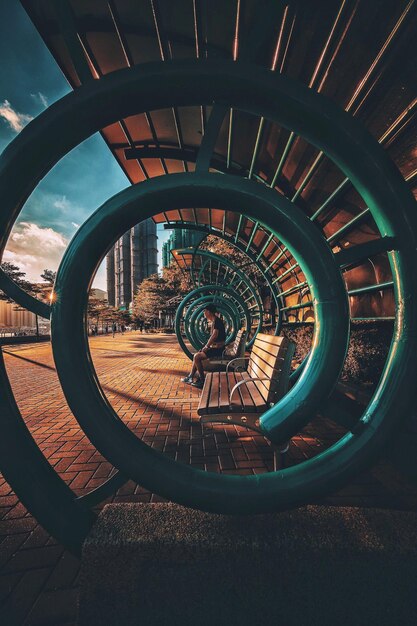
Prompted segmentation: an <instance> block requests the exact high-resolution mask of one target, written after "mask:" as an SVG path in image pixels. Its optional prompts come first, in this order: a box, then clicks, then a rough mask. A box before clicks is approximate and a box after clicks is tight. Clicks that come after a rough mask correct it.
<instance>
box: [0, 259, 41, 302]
mask: <svg viewBox="0 0 417 626" xmlns="http://www.w3.org/2000/svg"><path fill="white" fill-rule="evenodd" d="M0 267H1V269H2V270H3V272H4V273H5V274H7V276H8V277H9V278H11V279H12V280H13V281H14V282H15V283H16V284H17V285H19V287H21V288H22V289H23V290H24V291H27V292H28V293H29V294H30V295H35V294H37V293H39V288H38V286H37V285H36V284H33V283H31V282H29V281H28V280H26V279H25V278H24V276H26V272H22V271H21V269H20V267H18V266H17V265H14V264H13V263H9V262H7V261H6V262H4V263H1V265H0ZM0 299H1V300H6V301H7V302H14V300H12V299H11V298H9V296H8V295H7V294H5V293H4V291H2V290H0Z"/></svg>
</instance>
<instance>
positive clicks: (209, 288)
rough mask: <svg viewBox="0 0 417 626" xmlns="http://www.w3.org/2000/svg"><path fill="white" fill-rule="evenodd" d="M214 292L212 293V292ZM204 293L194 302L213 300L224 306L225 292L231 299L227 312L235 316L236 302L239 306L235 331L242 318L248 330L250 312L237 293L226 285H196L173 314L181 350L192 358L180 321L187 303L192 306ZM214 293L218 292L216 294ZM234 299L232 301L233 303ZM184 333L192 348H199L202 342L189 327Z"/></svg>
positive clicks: (239, 325)
mask: <svg viewBox="0 0 417 626" xmlns="http://www.w3.org/2000/svg"><path fill="white" fill-rule="evenodd" d="M212 292H214V293H212ZM204 293H209V294H210V295H208V296H206V297H205V299H203V298H199V299H198V300H197V301H196V302H197V303H198V304H200V303H201V302H205V304H206V305H207V304H208V303H209V302H214V304H216V306H217V304H218V302H219V304H220V306H225V303H226V301H225V299H224V298H223V296H224V295H225V294H227V295H228V296H229V298H230V299H231V301H230V303H228V306H229V307H230V311H229V313H230V314H231V315H233V316H236V314H239V313H238V309H237V308H236V304H238V305H239V306H240V308H241V313H240V314H239V320H240V323H239V321H237V320H236V322H235V323H236V326H238V328H236V332H237V331H238V330H239V328H240V327H241V326H242V323H241V322H242V321H243V319H244V320H245V322H246V327H247V328H248V332H249V331H250V320H251V318H250V314H249V311H248V309H247V307H246V305H245V303H244V302H243V300H241V298H239V296H238V294H237V293H236V292H235V291H234V290H233V289H230V288H228V287H223V286H220V285H203V286H202V287H198V288H197V289H194V291H191V292H190V293H189V294H188V295H187V296H186V297H185V298H184V299H183V300H182V301H181V303H180V305H179V306H178V309H177V311H176V314H175V323H174V328H175V334H176V336H177V339H178V343H179V344H180V346H181V348H182V350H183V351H184V352H185V354H186V355H187V356H188V357H189V358H190V359H192V358H193V353H192V352H191V350H189V348H188V346H187V345H186V343H185V341H184V339H183V337H182V332H181V321H182V316H183V311H184V309H186V308H187V307H188V306H189V305H191V307H192V306H193V300H194V299H195V298H196V297H198V296H199V295H200V294H204ZM216 293H217V294H218V295H217V296H216ZM233 301H234V303H233ZM225 308H226V310H227V306H225ZM233 308H235V311H233ZM185 332H186V335H187V337H188V339H189V341H190V342H191V344H192V345H193V346H194V348H195V349H196V350H199V349H200V348H201V347H202V346H203V345H204V343H202V344H201V345H200V342H199V341H198V339H197V338H196V337H195V336H193V331H191V332H190V330H189V329H185ZM230 340H231V338H229V341H230Z"/></svg>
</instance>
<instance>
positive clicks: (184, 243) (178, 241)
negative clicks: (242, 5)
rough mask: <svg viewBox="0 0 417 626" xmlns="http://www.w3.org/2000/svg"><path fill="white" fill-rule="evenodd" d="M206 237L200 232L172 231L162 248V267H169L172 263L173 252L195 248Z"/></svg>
mask: <svg viewBox="0 0 417 626" xmlns="http://www.w3.org/2000/svg"><path fill="white" fill-rule="evenodd" d="M205 236H206V234H205V233H201V232H199V231H198V230H191V229H187V228H176V229H175V230H173V231H172V233H171V235H170V237H169V239H168V240H167V241H166V242H165V243H164V244H163V246H162V267H169V266H170V265H171V261H172V255H171V251H172V250H178V249H181V248H194V247H195V246H198V245H199V243H200V242H201V240H202V239H203V238H204V237H205Z"/></svg>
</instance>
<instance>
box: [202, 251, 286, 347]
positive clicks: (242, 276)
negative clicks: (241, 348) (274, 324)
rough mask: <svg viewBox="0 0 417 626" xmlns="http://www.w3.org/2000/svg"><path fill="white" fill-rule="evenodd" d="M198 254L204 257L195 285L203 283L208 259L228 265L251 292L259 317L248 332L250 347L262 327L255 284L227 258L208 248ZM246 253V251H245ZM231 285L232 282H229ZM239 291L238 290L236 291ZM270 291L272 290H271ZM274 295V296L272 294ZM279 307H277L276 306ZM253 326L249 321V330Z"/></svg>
mask: <svg viewBox="0 0 417 626" xmlns="http://www.w3.org/2000/svg"><path fill="white" fill-rule="evenodd" d="M197 254H198V255H199V256H201V257H203V258H206V260H205V262H204V264H203V265H202V267H201V269H200V272H199V277H198V283H197V286H198V287H199V286H202V285H203V283H202V282H201V280H200V279H201V277H202V272H203V270H204V266H205V264H206V263H208V262H209V261H210V260H214V261H216V262H217V263H219V264H222V265H224V266H225V267H228V268H229V269H231V270H232V271H233V273H234V274H235V275H236V276H238V277H239V278H240V279H241V282H242V283H243V284H244V285H245V286H246V288H247V289H246V290H248V291H249V292H250V294H251V299H253V300H254V302H255V303H256V306H257V307H258V312H259V319H258V324H257V328H256V329H255V331H254V332H252V333H248V340H247V342H246V347H247V348H250V347H251V346H252V344H253V342H254V341H255V339H256V335H257V334H258V333H259V332H260V331H261V329H262V322H263V320H262V315H263V306H262V300H261V298H260V297H259V294H258V293H257V289H256V287H255V285H254V284H253V282H252V280H251V279H250V278H249V276H247V275H246V274H245V273H244V272H242V270H241V269H239V268H238V267H236V266H235V265H234V264H233V263H231V262H230V261H229V260H228V259H225V258H222V257H221V256H219V255H218V254H214V253H213V252H209V251H208V250H199V251H198V253H196V255H197ZM246 254H247V253H246ZM218 284H222V283H218ZM230 285H232V283H231V284H230ZM238 293H240V292H238ZM271 293H272V290H271ZM273 297H274V296H273ZM278 308H279V307H278ZM252 317H253V316H252V314H251V318H252ZM252 327H253V324H252V322H251V325H250V327H249V330H250V329H251V328H252Z"/></svg>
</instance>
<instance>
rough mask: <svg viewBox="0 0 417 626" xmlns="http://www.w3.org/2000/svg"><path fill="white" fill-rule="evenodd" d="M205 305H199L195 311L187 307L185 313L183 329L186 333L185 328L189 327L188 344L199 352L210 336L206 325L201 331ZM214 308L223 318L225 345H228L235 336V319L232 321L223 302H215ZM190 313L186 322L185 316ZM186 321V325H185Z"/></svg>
mask: <svg viewBox="0 0 417 626" xmlns="http://www.w3.org/2000/svg"><path fill="white" fill-rule="evenodd" d="M206 306H207V305H204V304H203V305H201V306H199V307H198V308H197V309H195V310H193V311H192V310H191V307H189V311H187V315H186V317H185V320H184V321H185V329H186V332H187V326H188V327H189V331H190V335H189V338H190V342H191V343H192V344H193V347H194V348H196V349H198V350H200V349H201V348H202V347H203V346H204V345H205V343H206V342H207V339H208V338H209V336H210V333H209V330H208V328H207V324H206V327H205V328H204V329H203V324H204V319H205V318H204V309H205V307H206ZM216 307H217V310H218V312H219V313H220V314H221V315H222V316H223V321H224V325H225V331H226V341H225V343H226V344H228V343H230V342H231V341H233V338H234V336H236V333H237V330H236V327H237V320H236V318H235V319H234V320H233V319H232V317H231V313H230V312H229V311H230V309H229V308H228V305H227V304H226V303H225V302H220V303H219V302H218V301H217V302H216ZM189 312H190V313H191V315H190V316H189V318H188V320H187V316H188V313H189ZM187 321H188V324H187ZM191 339H194V342H192V341H191Z"/></svg>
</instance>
